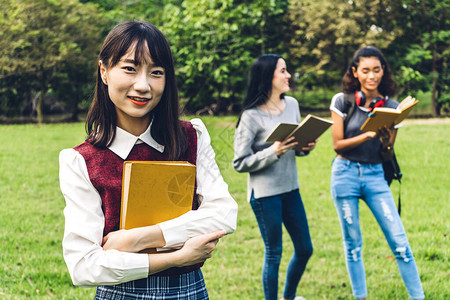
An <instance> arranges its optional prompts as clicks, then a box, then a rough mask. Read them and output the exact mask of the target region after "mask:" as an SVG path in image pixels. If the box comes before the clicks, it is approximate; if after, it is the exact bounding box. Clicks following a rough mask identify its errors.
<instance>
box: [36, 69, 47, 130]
mask: <svg viewBox="0 0 450 300" xmlns="http://www.w3.org/2000/svg"><path fill="white" fill-rule="evenodd" d="M39 77H40V78H39V83H40V86H41V94H40V95H39V98H38V102H37V105H36V113H37V122H38V125H39V126H40V125H41V124H42V121H43V119H44V114H43V112H42V105H43V103H44V97H45V94H46V93H47V85H46V83H45V72H44V71H42V73H41V74H40V76H39Z"/></svg>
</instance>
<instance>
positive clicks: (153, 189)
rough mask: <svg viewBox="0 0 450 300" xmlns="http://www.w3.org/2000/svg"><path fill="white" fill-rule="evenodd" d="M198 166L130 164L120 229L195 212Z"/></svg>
mask: <svg viewBox="0 0 450 300" xmlns="http://www.w3.org/2000/svg"><path fill="white" fill-rule="evenodd" d="M195 172H196V166H195V165H193V164H191V163H189V162H183V161H126V162H124V166H123V179H122V202H121V211H120V229H130V228H136V227H143V226H149V225H155V224H157V223H160V222H163V221H167V220H171V219H174V218H176V217H179V216H181V215H182V214H184V213H186V212H188V211H190V210H191V209H192V199H193V197H194V187H195Z"/></svg>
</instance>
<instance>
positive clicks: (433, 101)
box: [431, 49, 440, 117]
mask: <svg viewBox="0 0 450 300" xmlns="http://www.w3.org/2000/svg"><path fill="white" fill-rule="evenodd" d="M436 60H437V56H436V49H433V63H432V69H431V75H432V78H433V79H432V83H431V113H432V115H433V117H439V116H440V109H439V106H438V105H437V99H436V86H437V80H438V77H439V73H438V72H437V70H436Z"/></svg>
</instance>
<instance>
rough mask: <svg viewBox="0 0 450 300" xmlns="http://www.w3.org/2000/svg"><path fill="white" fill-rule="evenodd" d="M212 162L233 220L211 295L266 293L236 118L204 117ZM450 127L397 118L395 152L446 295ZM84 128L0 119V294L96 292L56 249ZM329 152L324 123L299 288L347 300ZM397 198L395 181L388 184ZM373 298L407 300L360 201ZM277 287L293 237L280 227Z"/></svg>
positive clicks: (309, 181)
mask: <svg viewBox="0 0 450 300" xmlns="http://www.w3.org/2000/svg"><path fill="white" fill-rule="evenodd" d="M202 119H203V120H204V122H205V124H206V125H207V127H208V129H209V131H210V134H211V136H212V144H213V147H214V149H215V150H216V156H217V162H218V163H219V166H220V168H221V170H222V174H223V176H224V178H225V180H226V182H227V183H228V184H229V188H230V192H231V194H232V195H233V197H234V198H235V199H236V201H237V202H238V203H239V216H238V229H237V231H236V233H234V234H232V235H230V236H227V237H225V238H223V239H222V240H221V241H220V243H219V244H218V247H217V250H216V251H215V253H214V256H213V258H212V259H211V260H209V261H207V263H206V264H205V267H204V268H203V272H204V274H205V279H206V284H207V287H208V290H209V293H210V297H211V299H213V300H215V299H227V300H228V299H263V293H262V287H261V283H260V277H261V275H260V273H261V266H262V260H263V252H264V250H263V243H262V240H261V238H260V234H259V230H258V227H257V225H256V221H255V218H254V216H253V212H252V211H251V208H250V206H249V204H248V203H247V201H246V178H247V175H246V174H239V173H236V172H235V171H234V170H233V168H232V166H231V160H232V158H233V135H234V125H235V121H236V118H235V117H204V118H202ZM449 126H450V125H445V124H440V125H439V124H435V125H414V124H407V125H405V126H403V128H402V129H401V130H400V132H399V134H398V139H397V145H396V152H397V156H398V159H399V162H400V165H401V168H402V171H403V173H404V179H403V183H402V187H401V188H402V189H401V190H402V220H403V224H404V226H405V228H406V231H407V234H408V238H409V241H410V244H411V247H412V249H413V251H414V254H415V258H416V261H417V265H418V268H419V272H420V276H421V279H422V284H423V287H424V290H425V294H426V296H427V299H449V298H450V287H449V284H448V282H449V277H450V264H449V256H450V247H449V246H450V245H449V239H448V234H449V231H450V230H449V229H450V228H449V227H450V225H449V224H450V223H449V221H448V220H449V218H450V215H449V199H450V188H449V185H448V178H449V174H450V171H449V168H448V166H449V155H448V154H449V149H450V142H449V140H448V132H449ZM84 136H85V133H84V125H83V124H82V123H76V124H52V125H43V126H41V127H36V126H33V125H5V126H0V139H1V141H2V143H0V163H1V167H0V178H1V180H0V203H1V209H0V224H1V227H0V299H92V298H93V295H94V293H95V291H94V289H86V288H78V287H73V286H72V283H71V280H70V277H69V274H68V272H67V268H66V266H65V263H64V260H63V258H62V249H61V239H62V236H63V231H64V228H63V227H64V216H63V213H62V210H63V208H64V199H63V197H62V195H61V193H60V191H59V181H58V153H59V151H60V150H61V149H63V148H68V147H73V146H75V145H76V144H78V143H80V142H81V141H82V140H83V138H84ZM333 157H334V153H333V150H332V145H331V135H330V131H327V132H326V133H325V135H324V136H322V137H321V139H320V141H319V144H318V145H317V148H316V150H314V151H313V152H312V153H311V154H310V155H309V156H308V157H305V158H298V159H297V164H298V169H299V177H300V184H301V194H302V198H303V200H304V203H305V207H306V211H307V215H308V220H309V225H310V230H311V236H312V239H313V244H314V254H313V256H312V258H311V260H310V262H309V264H308V267H307V270H306V272H305V274H304V277H303V279H302V281H301V283H300V286H299V288H298V294H299V295H304V296H305V297H306V298H307V299H309V300H311V299H352V296H351V289H350V284H349V280H348V277H347V273H346V269H345V263H344V257H343V250H342V239H341V232H340V228H339V224H338V218H337V215H336V211H335V208H334V206H333V201H332V199H331V196H330V193H329V180H330V168H331V162H332V159H333ZM392 189H393V191H394V198H396V194H397V191H398V185H396V183H394V184H393V187H392ZM361 223H362V230H363V236H364V248H363V251H364V258H365V267H366V272H367V274H366V275H367V285H368V290H369V299H407V293H406V290H405V288H404V285H403V283H402V281H401V278H400V275H399V273H398V270H397V266H396V263H395V260H393V259H392V253H391V252H390V250H389V248H388V246H387V244H386V241H385V239H384V237H383V235H382V233H381V231H380V229H379V228H378V225H377V224H376V222H375V220H374V218H373V216H372V215H371V213H370V212H369V210H368V209H367V207H366V206H365V205H362V206H361ZM284 237H285V238H284V244H283V246H284V252H283V254H284V255H283V258H282V263H281V267H280V289H279V290H280V291H279V293H280V296H281V290H282V285H283V284H284V275H285V273H286V267H287V263H288V260H289V257H290V256H291V255H292V251H293V249H292V245H291V243H290V239H289V238H288V235H287V234H286V232H285V233H284Z"/></svg>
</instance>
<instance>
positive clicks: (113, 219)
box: [74, 121, 203, 276]
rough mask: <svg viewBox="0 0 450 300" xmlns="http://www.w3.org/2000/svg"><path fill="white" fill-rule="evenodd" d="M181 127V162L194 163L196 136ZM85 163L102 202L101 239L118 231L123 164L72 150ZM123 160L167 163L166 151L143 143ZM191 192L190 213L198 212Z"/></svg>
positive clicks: (83, 147) (91, 149)
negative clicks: (183, 148)
mask: <svg viewBox="0 0 450 300" xmlns="http://www.w3.org/2000/svg"><path fill="white" fill-rule="evenodd" d="M182 127H183V130H184V133H185V135H186V138H187V141H188V148H187V150H186V151H185V153H184V154H183V155H181V157H180V159H179V160H180V161H188V162H190V163H191V164H194V165H195V164H196V162H197V133H196V131H195V129H194V127H193V126H192V124H191V123H190V122H186V121H182ZM74 149H75V150H76V151H78V152H79V153H80V154H81V155H82V156H83V158H84V160H85V161H86V166H87V170H88V174H89V179H90V181H91V183H92V185H93V186H94V187H95V189H96V190H97V191H98V192H99V194H100V197H101V199H102V210H103V214H104V216H105V228H104V230H103V236H105V235H107V234H108V233H109V232H111V231H116V230H119V224H120V219H119V218H120V199H121V194H122V174H123V163H124V160H123V159H122V158H120V157H119V156H117V155H116V154H115V153H114V152H112V151H111V150H109V149H107V148H106V149H102V148H98V147H95V146H93V145H92V144H90V143H89V142H84V143H82V144H80V145H78V146H76V147H75V148H74ZM126 160H144V161H165V160H168V156H167V153H166V151H164V152H163V153H161V152H159V151H157V150H155V149H154V148H152V147H150V146H148V145H147V144H145V143H141V144H137V145H135V146H134V147H133V149H132V150H131V152H130V154H129V155H128V157H127V158H126ZM196 190H197V187H196V188H195V191H194V199H193V201H192V209H194V210H195V209H197V208H198V202H197V200H196V199H197V198H196ZM202 265H203V264H196V265H192V266H188V267H183V268H171V269H168V270H165V271H163V272H160V273H157V274H155V275H159V276H168V275H177V274H183V273H187V272H190V271H193V270H196V269H198V268H200V267H201V266H202Z"/></svg>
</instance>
